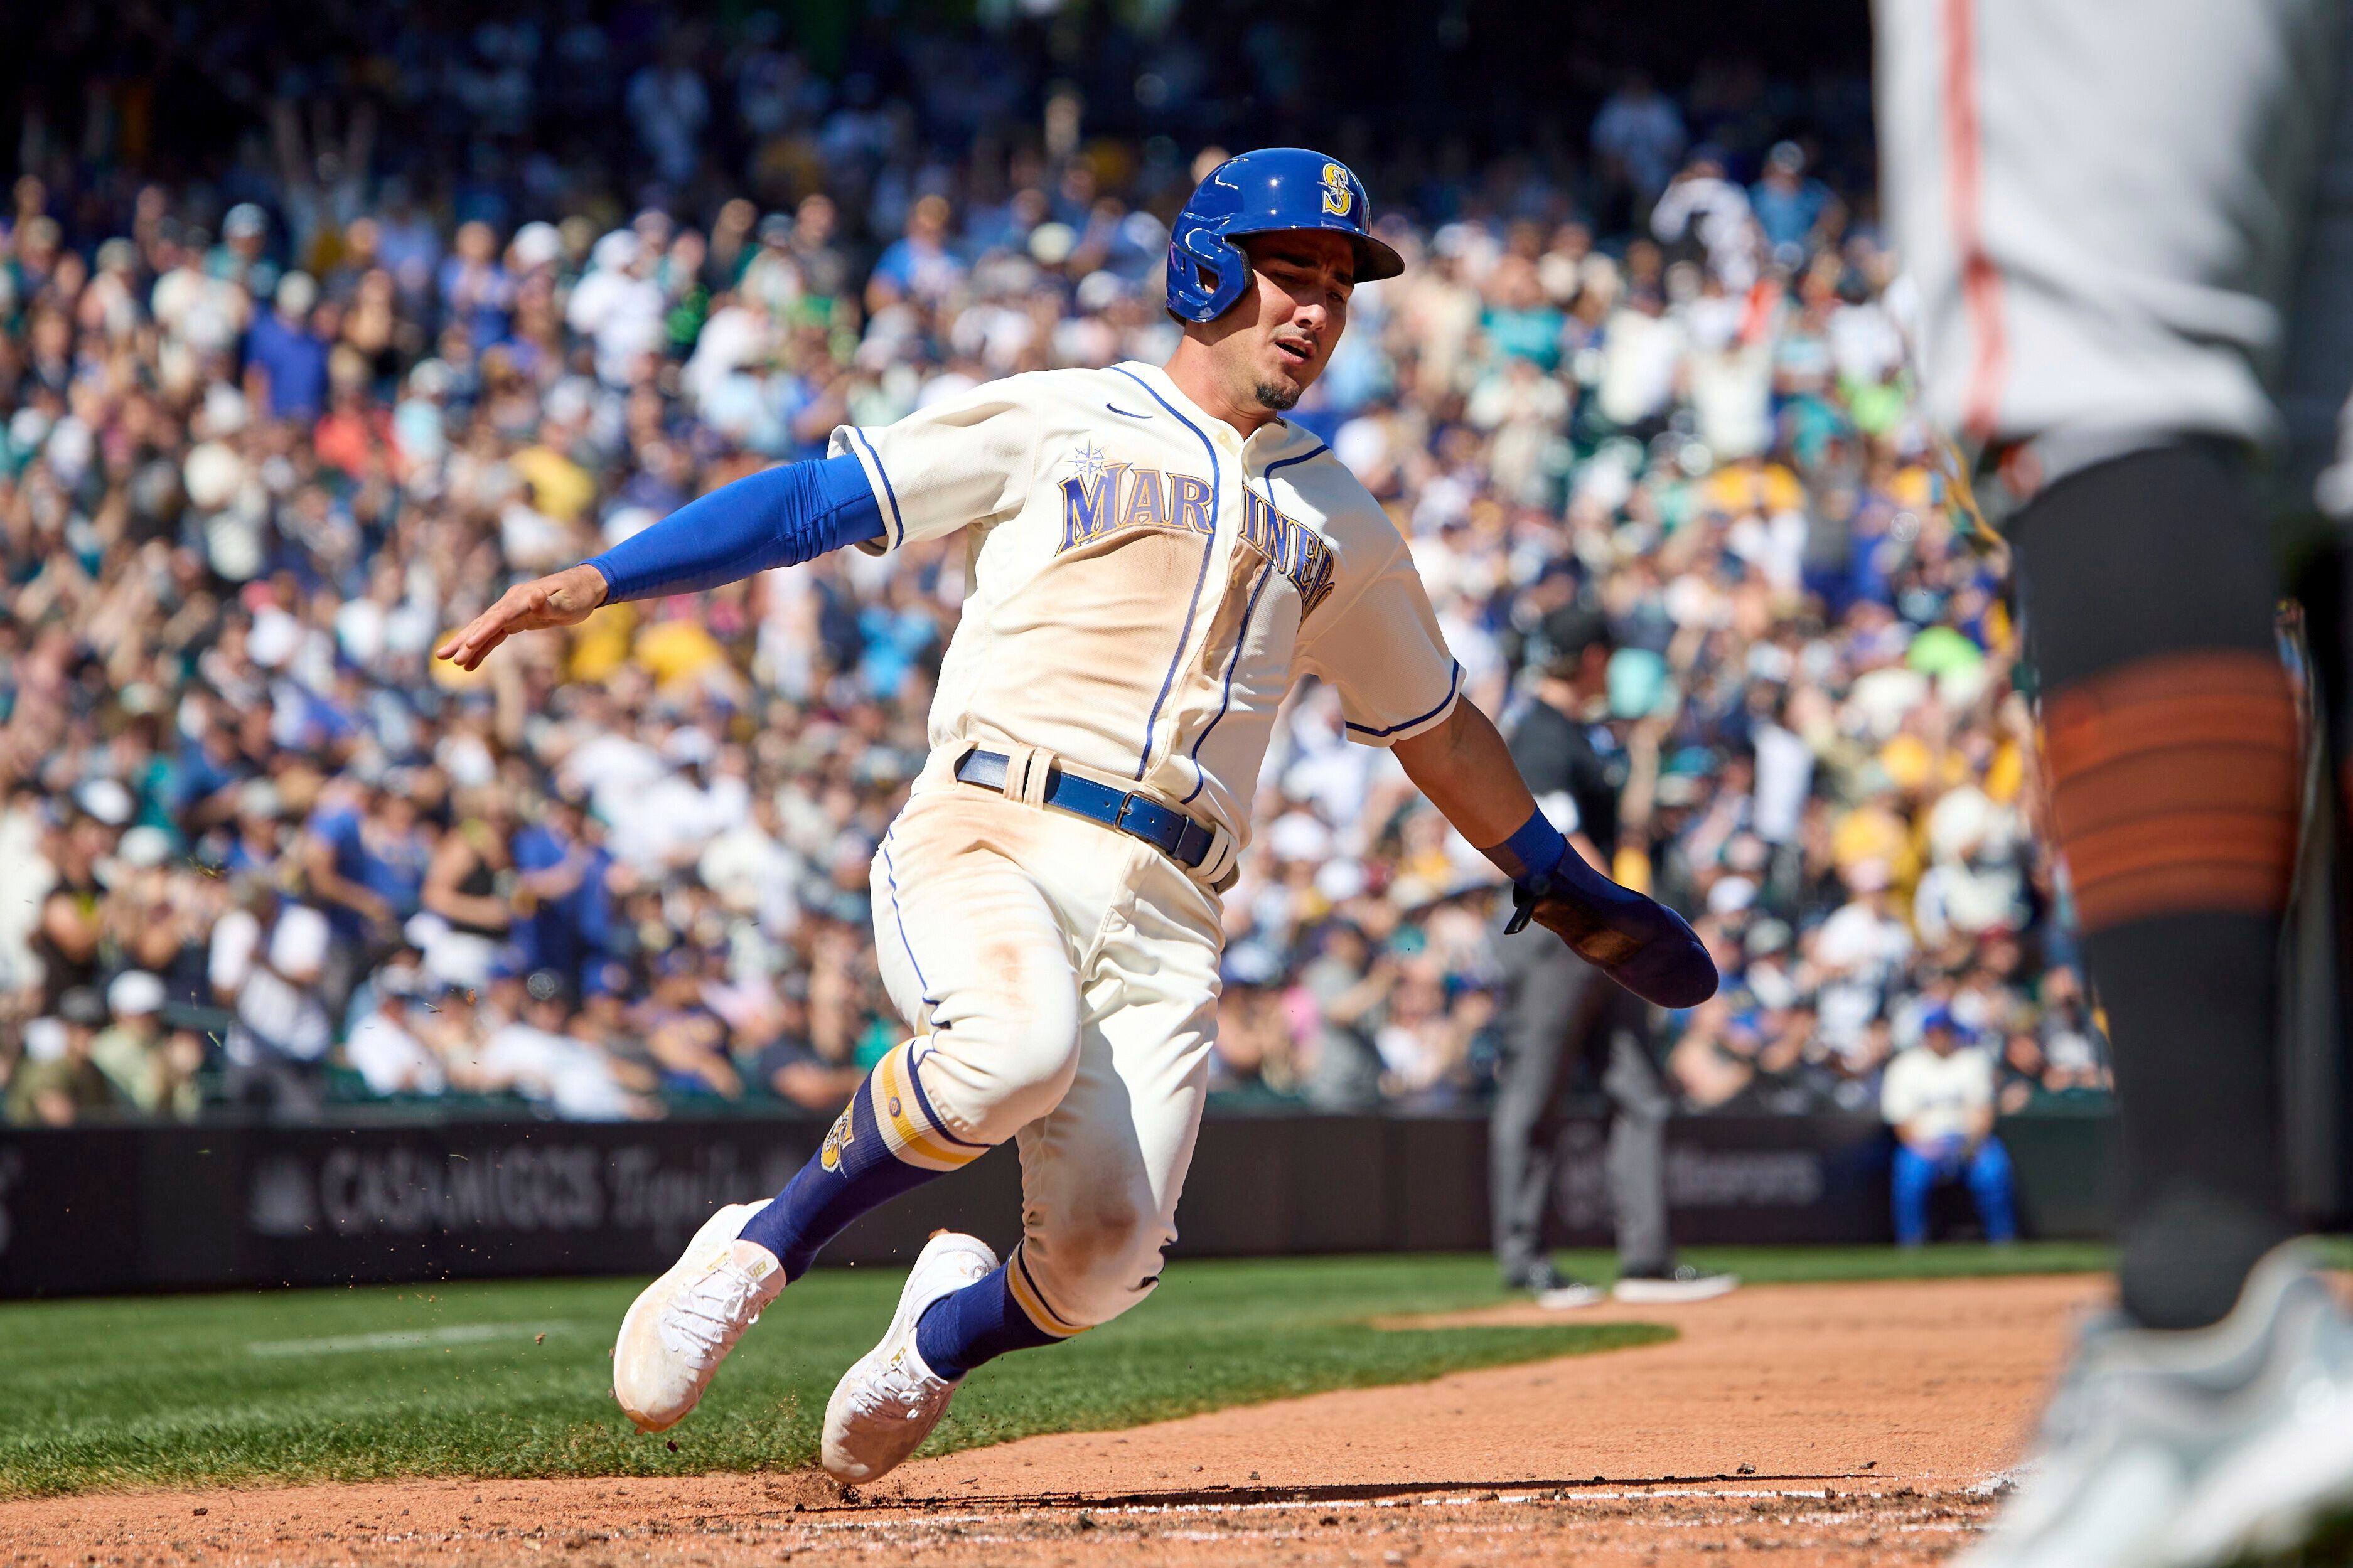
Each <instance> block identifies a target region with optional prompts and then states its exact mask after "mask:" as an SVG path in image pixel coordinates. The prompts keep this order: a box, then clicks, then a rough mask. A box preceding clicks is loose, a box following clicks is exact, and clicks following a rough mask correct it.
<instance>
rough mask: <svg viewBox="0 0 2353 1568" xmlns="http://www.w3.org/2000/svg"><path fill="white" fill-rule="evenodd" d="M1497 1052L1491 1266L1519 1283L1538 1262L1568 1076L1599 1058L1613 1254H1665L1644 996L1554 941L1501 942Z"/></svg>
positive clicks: (1633, 1263) (1491, 1128)
mask: <svg viewBox="0 0 2353 1568" xmlns="http://www.w3.org/2000/svg"><path fill="white" fill-rule="evenodd" d="M1504 1052H1505V1054H1504V1059H1503V1061H1502V1062H1501V1063H1500V1064H1499V1066H1498V1068H1497V1073H1496V1085H1495V1107H1494V1111H1493V1117H1492V1119H1491V1120H1490V1121H1489V1123H1488V1160H1489V1165H1488V1171H1489V1179H1488V1189H1489V1194H1490V1208H1491V1209H1492V1211H1493V1237H1494V1251H1495V1266H1496V1268H1497V1270H1498V1272H1500V1273H1501V1274H1502V1276H1503V1278H1504V1281H1505V1283H1507V1284H1516V1283H1518V1282H1519V1281H1520V1280H1521V1279H1525V1277H1526V1276H1527V1274H1528V1272H1529V1271H1530V1270H1531V1269H1532V1268H1535V1266H1536V1265H1537V1264H1539V1263H1540V1262H1541V1261H1543V1258H1544V1256H1545V1247H1544V1222H1545V1215H1546V1210H1547V1208H1548V1207H1549V1205H1550V1204H1551V1202H1552V1192H1553V1184H1554V1181H1555V1178H1556V1176H1557V1174H1558V1171H1559V1141H1560V1131H1561V1124H1562V1121H1564V1116H1563V1109H1564V1107H1563V1100H1564V1098H1565V1096H1566V1094H1567V1089H1568V1079H1569V1075H1570V1074H1572V1073H1573V1072H1575V1071H1576V1069H1577V1067H1578V1065H1579V1064H1580V1063H1581V1062H1582V1061H1584V1060H1585V1059H1587V1058H1588V1057H1591V1058H1596V1059H1597V1061H1598V1063H1599V1068H1600V1072H1599V1078H1600V1088H1601V1091H1602V1093H1603V1094H1604V1096H1606V1097H1607V1098H1608V1100H1609V1112H1610V1129H1609V1152H1608V1154H1607V1167H1608V1174H1609V1194H1610V1205H1611V1209H1612V1212H1613V1215H1614V1216H1615V1219H1616V1223H1617V1230H1618V1251H1619V1258H1620V1264H1621V1266H1622V1267H1623V1268H1628V1269H1646V1270H1647V1269H1658V1268H1664V1267H1666V1266H1667V1265H1668V1264H1669V1263H1671V1262H1672V1259H1673V1247H1672V1243H1671V1242H1670V1240H1669V1239H1668V1231H1667V1212H1666V1207H1667V1205H1666V1121H1667V1114H1668V1112H1669V1110H1671V1109H1672V1100H1671V1098H1670V1097H1669V1095H1668V1093H1667V1089H1666V1085H1665V1082H1664V1080H1663V1079H1662V1078H1661V1076H1660V1073H1659V1069H1658V1067H1657V1064H1656V1063H1655V1062H1654V1061H1653V1060H1652V1059H1651V1055H1650V1051H1649V1040H1648V1029H1647V1019H1646V1016H1645V1014H1644V1012H1643V1010H1642V1005H1641V1002H1640V1001H1639V1000H1637V999H1636V998H1635V997H1633V996H1630V995H1629V994H1626V993H1625V992H1623V991H1621V990H1620V989H1619V987H1617V986H1616V985H1613V984H1610V982H1609V980H1608V979H1607V978H1606V977H1604V976H1603V975H1602V973H1601V972H1600V971H1599V970H1597V969H1595V968H1594V967H1593V966H1592V965H1591V964H1588V963H1586V962H1585V961H1584V960H1583V959H1581V958H1578V957H1577V955H1576V954H1575V953H1574V952H1570V951H1569V950H1568V949H1567V948H1566V947H1563V946H1561V945H1560V944H1558V943H1556V942H1508V943H1506V944H1505V946H1504Z"/></svg>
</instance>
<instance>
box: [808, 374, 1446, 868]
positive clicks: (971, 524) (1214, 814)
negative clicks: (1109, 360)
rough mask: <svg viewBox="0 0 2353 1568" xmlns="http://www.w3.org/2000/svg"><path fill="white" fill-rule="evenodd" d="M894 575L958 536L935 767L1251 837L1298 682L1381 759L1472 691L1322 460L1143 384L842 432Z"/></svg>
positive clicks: (1391, 530)
mask: <svg viewBox="0 0 2353 1568" xmlns="http://www.w3.org/2000/svg"><path fill="white" fill-rule="evenodd" d="M843 454H854V455H855V456H856V457H857V458H858V460H859V462H860V464H861V465H862V466H863V467H864V468H865V470H866V477H867V480H868V482H869V483H871V485H872V486H873V487H874V495H875V500H876V502H877V503H878V505H879V506H880V507H881V512H882V521H883V528H884V534H883V537H882V538H881V539H879V540H873V541H870V542H868V543H867V544H865V545H863V546H861V547H860V548H862V549H866V550H869V551H871V552H885V551H890V550H896V549H899V548H901V547H902V546H903V545H905V544H906V543H908V542H910V541H913V540H923V539H937V538H942V537H944V536H945V535H947V534H950V533H953V532H955V531H956V530H958V529H960V528H961V529H966V530H968V533H967V535H966V539H967V544H966V550H967V553H968V568H969V569H968V572H967V583H968V590H967V597H966V599H965V606H964V616H963V620H962V622H961V624H960V625H959V626H957V628H956V632H955V637H954V638H953V639H952V640H951V641H950V643H949V645H948V650H947V654H946V658H945V660H944V664H943V666H942V668H941V674H940V685H939V691H938V694H937V697H936V700H934V703H933V706H932V714H931V725H930V738H931V742H932V744H933V746H934V747H935V748H939V747H947V746H953V745H955V744H958V743H960V742H973V741H976V742H981V743H983V744H987V743H989V742H1014V743H1016V744H1020V745H1029V746H1038V747H1043V748H1045V749H1047V750H1050V751H1052V752H1059V753H1060V754H1061V755H1062V756H1065V757H1067V758H1069V759H1071V761H1072V762H1074V763H1081V764H1083V765H1085V766H1087V767H1090V768H1093V769H1095V770H1097V771H1098V772H1101V773H1109V774H1112V775H1113V776H1116V777H1121V778H1130V779H1134V781H1136V783H1137V784H1138V785H1140V786H1141V787H1144V788H1145V789H1148V790H1150V791H1152V792H1154V793H1155V794H1157V795H1161V796H1163V797H1164V798H1166V799H1167V800H1169V801H1172V802H1174V803H1176V804H1178V805H1182V806H1183V807H1184V808H1185V809H1186V810H1187V811H1189V812H1192V813H1193V814H1194V815H1195V816H1198V817H1199V818H1201V819H1202V820H1203V821H1205V822H1208V823H1211V824H1213V825H1223V826H1225V827H1226V828H1227V830H1228V831H1229V832H1230V833H1231V834H1232V835H1233V836H1234V837H1235V839H1236V841H1237V842H1238V843H1239V842H1241V841H1245V840H1246V839H1247V837H1248V834H1249V826H1250V794H1251V791H1252V789H1253V787H1254V785H1255V783H1256V780H1257V777H1258V772H1259V765H1260V763H1261V761H1262V759H1263V758H1264V756H1265V753H1266V747H1267V742H1268V740H1269V737H1270V736H1271V732H1272V729H1273V724H1274V716H1275V711H1276V710H1277V708H1278V707H1280V705H1281V704H1282V700H1283V697H1284V696H1285V694H1286V693H1288V692H1289V691H1290V689H1291V687H1292V685H1293V682H1294V681H1295V680H1296V679H1298V677H1299V676H1300V675H1302V674H1314V675H1316V676H1319V677H1321V678H1322V679H1324V680H1326V681H1328V682H1330V683H1331V684H1332V685H1333V686H1334V687H1335V689H1337V690H1338V693H1339V697H1340V704H1341V709H1342V711H1343V714H1344V716H1345V719H1346V721H1347V725H1348V733H1349V735H1350V736H1351V737H1352V738H1353V739H1356V740H1357V741H1361V742H1366V743H1369V744H1373V745H1381V746H1386V745H1390V744H1393V743H1394V742H1397V741H1398V740H1401V739H1403V738H1405V737H1407V736H1409V735H1414V734H1418V733H1419V732H1420V731H1423V730H1426V729H1429V728H1430V727H1431V726H1433V725H1435V724H1437V723H1438V722H1439V721H1441V720H1442V719H1444V718H1445V717H1446V715H1447V713H1448V712H1449V711H1450V710H1451V709H1452V708H1453V706H1454V703H1455V701H1456V700H1457V698H1458V696H1459V694H1460V692H1461V668H1460V667H1459V666H1458V665H1457V664H1456V663H1455V662H1454V659H1453V658H1452V657H1451V655H1450V654H1449V653H1448V652H1447V648H1446V643H1445V639H1444V637H1442V636H1441V635H1440V631H1439V627H1438V619H1437V616H1435V615H1434V614H1433V613H1432V611H1431V609H1430V597H1429V595H1428V594H1427V593H1426V592H1425V591H1424V589H1423V587H1422V583H1421V579H1420V577H1419V575H1418V574H1416V573H1415V571H1414V566H1413V557H1412V554H1411V552H1409V550H1408V549H1407V547H1406V542H1405V541H1404V539H1403V538H1402V537H1400V536H1399V534H1398V531H1397V528H1396V526H1395V525H1394V524H1393V523H1391V522H1390V521H1389V520H1388V516H1387V514H1385V513H1384V512H1383V511H1382V510H1381V509H1380V507H1379V505H1378V504H1377V502H1375V501H1374V500H1373V498H1372V497H1371V496H1370V495H1369V494H1368V493H1366V489H1365V488H1364V487H1363V486H1362V485H1361V484H1359V483H1357V481H1356V476H1355V475H1353V474H1351V473H1350V472H1349V471H1348V470H1347V468H1345V467H1344V466H1342V464H1341V463H1340V461H1339V459H1337V458H1335V457H1334V456H1333V455H1332V453H1331V451H1330V449H1329V448H1328V447H1325V446H1324V443H1323V442H1321V441H1319V440H1317V439H1316V438H1315V437H1314V436H1313V435H1311V434H1309V433H1308V432H1307V431H1305V430H1303V429H1301V428H1300V427H1299V426H1295V425H1291V424H1288V423H1285V422H1283V421H1281V420H1276V421H1273V422H1271V423H1269V424H1268V425H1266V426H1262V427H1261V428H1260V429H1259V430H1258V431H1257V432H1256V433H1255V434H1253V435H1251V436H1250V437H1249V438H1248V439H1244V438H1243V437H1242V436H1241V435H1240V433H1239V432H1237V431H1236V430H1235V429H1234V428H1233V426H1229V425H1228V424H1226V423H1225V422H1224V421H1223V420H1220V419H1216V418H1212V417H1211V416H1208V414H1205V413H1203V412H1202V411H1201V410H1200V409H1199V408H1198V407H1197V406H1195V405H1194V404H1193V403H1192V401H1191V400H1190V399H1188V398H1187V397H1186V395H1184V394H1183V393H1182V392H1179V391H1178V390H1177V388H1176V384H1175V383H1174V382H1173V381H1171V380H1170V379H1169V378H1168V376H1167V374H1166V373H1165V372H1163V371H1161V370H1160V369H1158V368H1157V367H1155V366H1152V365H1145V364H1137V363H1128V364H1119V365H1113V366H1112V367H1111V368H1109V369H1106V370H1057V371H1041V372H1037V373H1034V374H1026V375H1016V376H1009V377H1008V378H1006V379H1005V380H1002V381H996V382H991V383H989V384H987V385H985V386H980V387H976V388H975V389H974V390H972V391H971V392H969V393H966V394H965V395H963V396H961V397H956V398H953V399H950V400H948V401H946V402H944V403H941V404H938V405H934V406H933V407H930V408H926V409H923V410H922V411H920V412H918V413H915V414H913V415H910V416H908V417H906V418H904V419H902V420H900V421H899V422H898V423H897V424H895V425H888V426H879V427H874V426H841V427H840V428H839V429H837V430H836V431H834V433H833V441H832V447H831V455H833V456H836V457H839V456H841V455H843Z"/></svg>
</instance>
